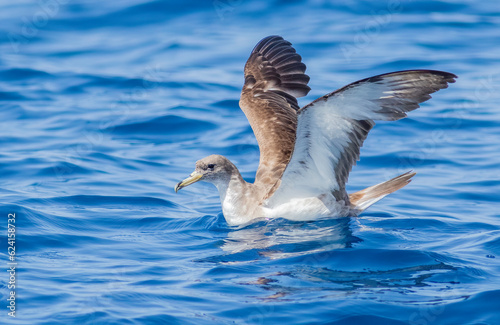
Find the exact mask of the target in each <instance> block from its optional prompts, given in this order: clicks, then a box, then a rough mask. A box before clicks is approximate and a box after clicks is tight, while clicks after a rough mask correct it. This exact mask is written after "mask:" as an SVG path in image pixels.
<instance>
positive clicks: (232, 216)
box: [214, 170, 255, 225]
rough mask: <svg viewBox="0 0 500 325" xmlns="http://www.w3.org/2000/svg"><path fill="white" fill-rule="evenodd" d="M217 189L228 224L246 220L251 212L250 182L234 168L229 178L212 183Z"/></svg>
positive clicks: (252, 208)
mask: <svg viewBox="0 0 500 325" xmlns="http://www.w3.org/2000/svg"><path fill="white" fill-rule="evenodd" d="M214 185H215V186H216V187H217V189H218V190H219V195H220V200H221V204H222V212H223V214H224V218H225V219H226V221H227V223H228V224H230V225H233V224H234V225H235V224H241V223H244V222H246V221H245V220H247V219H248V216H249V215H251V214H253V213H254V211H253V210H255V209H254V207H253V206H254V204H253V203H254V202H250V201H252V196H251V195H250V193H251V192H252V184H249V183H247V182H246V181H245V180H244V179H243V177H241V174H240V173H239V171H237V170H235V171H234V172H233V173H232V174H231V176H230V177H229V178H227V179H226V180H224V181H222V180H221V181H220V182H217V183H216V184H214ZM247 198H249V199H247ZM245 203H249V204H245Z"/></svg>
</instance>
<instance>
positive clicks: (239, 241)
mask: <svg viewBox="0 0 500 325" xmlns="http://www.w3.org/2000/svg"><path fill="white" fill-rule="evenodd" d="M349 221H350V218H340V219H324V220H319V221H315V222H290V221H288V220H280V219H275V220H270V221H268V222H259V223H256V224H253V225H249V226H247V227H244V228H242V229H237V230H234V231H231V232H229V234H228V236H227V238H226V239H224V244H223V245H222V246H221V248H222V250H224V251H225V252H228V253H232V254H235V253H240V252H243V251H246V250H250V249H259V250H263V251H262V252H260V254H261V255H263V256H266V257H268V258H270V259H281V258H288V257H294V256H300V255H304V254H311V253H319V252H323V251H330V250H334V249H341V248H346V247H351V244H352V243H354V242H358V241H360V239H359V238H357V237H354V236H353V235H352V231H351V230H350V229H349ZM264 249H265V250H264Z"/></svg>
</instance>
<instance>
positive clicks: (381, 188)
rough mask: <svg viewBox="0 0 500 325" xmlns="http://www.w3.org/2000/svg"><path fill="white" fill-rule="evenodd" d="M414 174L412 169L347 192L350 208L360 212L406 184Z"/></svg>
mask: <svg viewBox="0 0 500 325" xmlns="http://www.w3.org/2000/svg"><path fill="white" fill-rule="evenodd" d="M415 174H416V173H414V172H413V171H409V172H406V173H404V174H402V175H399V176H397V177H394V178H393V179H390V180H388V181H385V182H383V183H380V184H377V185H373V186H370V187H367V188H365V189H364V190H361V191H359V192H356V193H352V194H349V200H350V201H351V208H353V209H356V210H358V211H359V213H361V212H362V211H364V210H366V208H368V207H369V206H370V205H372V204H373V203H375V202H377V201H379V200H381V199H383V198H384V197H386V196H387V195H389V194H391V193H392V192H395V191H397V190H399V189H400V188H403V187H405V186H406V185H408V183H410V182H411V178H412V177H413V176H415Z"/></svg>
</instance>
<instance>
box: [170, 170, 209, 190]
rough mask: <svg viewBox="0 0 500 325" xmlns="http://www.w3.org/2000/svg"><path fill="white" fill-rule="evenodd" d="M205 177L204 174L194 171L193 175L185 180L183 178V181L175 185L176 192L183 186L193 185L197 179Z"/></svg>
mask: <svg viewBox="0 0 500 325" xmlns="http://www.w3.org/2000/svg"><path fill="white" fill-rule="evenodd" d="M202 177H203V175H202V174H198V173H197V172H192V173H191V175H190V176H189V177H188V178H186V179H185V180H183V181H182V182H180V183H177V185H175V193H177V191H179V190H180V189H181V188H183V187H186V186H188V185H191V184H193V183H196V182H197V181H199V180H200V179H201V178H202Z"/></svg>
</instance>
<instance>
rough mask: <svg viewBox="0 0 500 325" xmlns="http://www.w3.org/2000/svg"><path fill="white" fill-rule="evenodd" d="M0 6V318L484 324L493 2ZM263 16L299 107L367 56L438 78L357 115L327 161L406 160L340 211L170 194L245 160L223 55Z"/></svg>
mask: <svg viewBox="0 0 500 325" xmlns="http://www.w3.org/2000/svg"><path fill="white" fill-rule="evenodd" d="M0 19H1V20H0V21H1V22H2V23H1V24H0V105H1V109H0V118H1V121H2V124H1V125H2V127H1V129H0V143H1V148H2V150H1V151H0V171H1V174H0V175H1V182H0V195H1V196H0V197H1V198H0V204H1V209H0V213H1V216H2V218H1V220H2V221H1V222H0V240H1V243H0V256H1V261H2V263H1V265H2V266H1V269H2V271H1V272H0V285H1V291H0V292H1V301H2V303H1V304H0V323H2V324H6V323H9V324H51V325H53V324H413V325H416V324H418V325H427V324H499V323H500V277H499V275H500V263H499V261H500V212H499V211H500V210H499V208H500V205H499V201H500V200H499V199H500V197H499V193H500V182H499V181H500V176H499V174H500V154H499V153H500V141H499V136H500V109H499V106H498V103H499V100H500V95H499V94H500V54H499V53H500V7H499V6H498V3H497V2H496V1H483V2H477V1H470V0H457V1H451V0H449V1H444V0H442V1H410V0H407V1H405V0H402V1H397V0H395V1H380V2H373V1H352V0H349V1H343V2H340V3H334V2H333V1H332V2H330V1H323V0H315V1H300V0H297V1H279V0H277V1H267V2H256V1H248V0H214V1H200V0H197V1H194V0H192V1H147V0H124V1H115V2H111V1H107V2H106V1H92V0H90V1H82V0H46V1H42V0H40V1H15V2H10V3H7V2H3V3H2V4H0ZM273 34H278V35H282V36H283V37H285V38H286V39H287V40H289V41H291V42H292V43H293V44H294V47H295V48H296V49H297V51H298V52H299V53H300V54H301V55H302V57H303V61H304V62H305V63H306V64H307V66H308V70H307V73H308V74H309V75H310V76H311V82H310V86H311V88H312V91H311V92H310V93H309V95H308V96H307V97H306V98H302V99H300V100H299V103H300V104H302V105H304V104H307V103H308V102H309V101H311V100H314V99H315V98H317V97H319V96H321V95H323V94H325V93H327V92H330V91H332V90H334V89H337V88H339V87H341V86H344V85H346V84H348V83H350V82H353V81H356V80H359V79H362V78H365V77H369V76H373V75H376V74H380V73H385V72H391V71H396V70H404V69H414V68H419V69H438V70H444V71H449V72H452V73H455V74H457V75H458V76H459V79H458V81H457V82H456V83H455V84H453V85H451V86H450V88H448V89H445V90H442V91H440V92H438V93H436V94H435V95H433V97H434V98H433V99H432V100H430V101H429V102H426V103H425V104H423V105H422V107H421V108H420V109H418V110H416V111H414V112H412V113H411V114H410V116H409V118H407V119H404V120H401V121H398V122H381V123H379V124H378V125H377V126H376V127H375V128H374V129H373V130H372V131H371V133H370V136H369V137H368V139H367V141H366V142H365V145H364V147H363V149H362V159H361V161H360V162H359V163H358V165H357V166H356V167H355V168H354V169H353V172H352V174H351V177H350V180H349V189H350V191H356V190H359V189H362V188H364V187H367V186H370V185H373V184H376V183H379V182H381V181H384V180H387V179H389V178H391V177H393V176H396V175H398V174H400V173H402V172H405V171H407V170H410V169H413V170H415V171H417V173H418V174H417V176H416V177H415V178H414V181H413V182H412V183H411V184H410V185H409V186H408V187H406V188H404V189H403V190H401V191H399V192H397V193H395V194H393V195H391V196H389V197H387V198H385V199H384V200H382V201H380V202H378V203H377V204H376V205H374V206H373V207H371V208H370V209H369V210H368V211H367V212H366V213H365V214H363V215H362V216H361V217H359V218H353V219H349V218H343V219H332V220H321V221H317V222H291V221H287V220H271V221H261V222H257V223H255V224H252V225H249V226H246V227H240V228H237V227H229V226H228V225H227V224H226V223H225V221H224V217H223V216H222V214H221V208H220V202H219V197H218V193H217V192H216V190H215V188H213V187H211V186H210V185H208V184H201V183H200V184H196V185H193V186H190V187H189V188H186V189H184V190H182V191H181V192H179V194H175V193H174V190H173V187H174V185H175V184H176V183H177V182H178V181H179V180H181V179H183V178H185V177H186V176H187V175H188V174H189V173H191V171H192V169H193V167H194V163H195V161H196V160H198V159H200V158H202V157H204V156H207V155H210V154H214V153H216V154H222V155H225V156H227V157H228V158H229V159H231V160H232V161H233V162H234V163H235V164H236V165H237V166H238V168H239V169H240V171H241V172H242V174H243V176H244V177H245V178H246V179H247V180H248V181H252V180H253V177H254V173H255V170H256V168H257V164H258V155H259V152H258V147H257V144H256V140H255V138H254V136H253V133H252V131H251V128H250V126H249V125H248V122H247V121H246V119H245V116H244V115H243V113H242V112H241V111H240V110H239V108H238V100H239V95H240V89H241V86H242V83H243V74H242V70H243V65H244V63H245V61H246V59H247V58H248V55H249V53H250V51H251V50H252V48H253V46H254V45H255V44H256V43H257V42H258V41H259V40H260V39H261V38H263V37H265V36H268V35H273ZM9 214H15V220H16V221H15V226H16V228H15V229H16V232H15V235H16V240H15V247H16V255H15V258H16V260H15V261H16V262H17V266H16V279H15V281H16V283H15V285H16V317H15V318H13V317H11V316H8V312H9V309H8V308H7V306H8V303H9V302H8V301H7V299H8V298H9V296H10V291H11V290H10V289H8V286H9V272H8V268H9V267H8V264H7V263H8V262H9V260H8V258H9V253H8V241H7V234H8V230H7V228H8V215H9Z"/></svg>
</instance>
